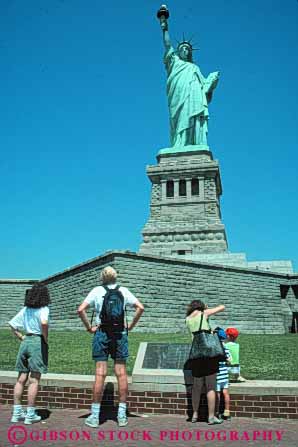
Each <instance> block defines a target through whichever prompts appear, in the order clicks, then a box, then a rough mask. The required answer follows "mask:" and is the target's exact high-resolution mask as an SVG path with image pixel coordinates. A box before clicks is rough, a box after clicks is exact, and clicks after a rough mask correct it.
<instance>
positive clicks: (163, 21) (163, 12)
mask: <svg viewBox="0 0 298 447" xmlns="http://www.w3.org/2000/svg"><path fill="white" fill-rule="evenodd" d="M169 16H170V13H169V10H168V8H167V6H166V5H161V7H160V8H159V10H158V11H157V18H158V19H159V21H160V25H161V27H162V29H163V30H166V29H167V25H168V24H167V19H168V18H169Z"/></svg>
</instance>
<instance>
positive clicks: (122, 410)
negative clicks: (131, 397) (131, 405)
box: [118, 402, 127, 416]
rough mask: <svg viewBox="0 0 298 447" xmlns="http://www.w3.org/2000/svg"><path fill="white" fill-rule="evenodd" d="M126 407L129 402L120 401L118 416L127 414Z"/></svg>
mask: <svg viewBox="0 0 298 447" xmlns="http://www.w3.org/2000/svg"><path fill="white" fill-rule="evenodd" d="M126 408H127V403H126V402H120V403H119V407H118V416H126Z"/></svg>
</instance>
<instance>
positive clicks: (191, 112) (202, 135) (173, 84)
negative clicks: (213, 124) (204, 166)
mask: <svg viewBox="0 0 298 447" xmlns="http://www.w3.org/2000/svg"><path fill="white" fill-rule="evenodd" d="M157 17H158V19H159V21H160V26H161V29H162V32H163V41H164V45H165V49H166V54H165V58H164V62H165V66H166V70H167V95H168V103H169V113H170V123H171V144H172V147H175V148H177V149H178V148H181V147H184V146H190V145H192V146H193V145H195V146H200V148H202V149H203V148H205V149H208V144H207V133H208V118H209V113H208V103H209V102H210V101H211V99H212V93H213V91H214V89H215V87H216V85H217V82H218V78H219V72H214V73H210V75H209V76H208V77H207V78H206V79H205V78H204V76H203V75H202V73H201V71H200V69H199V67H198V66H197V65H196V64H194V62H193V58H192V53H193V50H194V49H193V47H192V44H191V42H190V41H188V40H185V39H183V41H182V42H180V43H179V45H178V47H177V50H176V51H175V50H174V48H173V47H172V44H171V40H170V35H169V30H168V20H167V19H168V18H169V11H168V9H167V7H166V5H162V6H161V7H160V9H159V10H158V12H157Z"/></svg>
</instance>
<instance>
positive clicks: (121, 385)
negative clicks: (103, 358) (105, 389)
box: [114, 360, 128, 403]
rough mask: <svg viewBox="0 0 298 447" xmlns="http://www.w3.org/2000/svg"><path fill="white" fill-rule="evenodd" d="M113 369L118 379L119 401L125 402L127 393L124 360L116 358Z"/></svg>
mask: <svg viewBox="0 0 298 447" xmlns="http://www.w3.org/2000/svg"><path fill="white" fill-rule="evenodd" d="M114 370H115V374H116V377H117V381H118V390H119V402H123V403H125V402H126V400H127V393H128V381H127V373H126V363H125V361H117V360H116V361H115V365H114Z"/></svg>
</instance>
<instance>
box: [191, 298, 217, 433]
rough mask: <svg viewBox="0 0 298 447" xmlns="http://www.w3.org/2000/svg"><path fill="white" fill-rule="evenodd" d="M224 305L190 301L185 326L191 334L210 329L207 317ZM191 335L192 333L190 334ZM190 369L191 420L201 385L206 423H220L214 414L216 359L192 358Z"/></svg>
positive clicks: (196, 408) (194, 416)
mask: <svg viewBox="0 0 298 447" xmlns="http://www.w3.org/2000/svg"><path fill="white" fill-rule="evenodd" d="M224 309H225V306H223V305H220V306H217V307H213V308H211V309H208V306H207V305H206V304H205V303H203V301H201V300H194V301H192V302H191V303H190V304H189V306H188V308H187V311H186V320H185V322H186V326H187V328H188V330H189V331H190V332H191V334H193V333H194V332H196V331H198V330H199V328H200V327H201V330H203V331H210V326H209V322H208V319H209V317H210V316H211V315H215V314H217V313H218V312H222V311H223V310H224ZM192 337H193V335H192ZM191 369H192V376H193V387H192V408H193V416H192V422H197V421H198V410H199V405H200V399H201V391H202V387H203V385H205V387H206V395H207V403H208V424H210V425H213V424H221V423H222V420H220V419H218V418H217V417H216V416H215V415H214V412H215V400H216V394H215V390H216V374H217V372H218V360H211V359H208V360H192V361H191Z"/></svg>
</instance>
